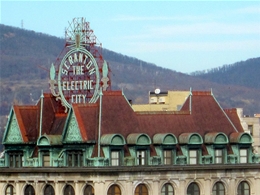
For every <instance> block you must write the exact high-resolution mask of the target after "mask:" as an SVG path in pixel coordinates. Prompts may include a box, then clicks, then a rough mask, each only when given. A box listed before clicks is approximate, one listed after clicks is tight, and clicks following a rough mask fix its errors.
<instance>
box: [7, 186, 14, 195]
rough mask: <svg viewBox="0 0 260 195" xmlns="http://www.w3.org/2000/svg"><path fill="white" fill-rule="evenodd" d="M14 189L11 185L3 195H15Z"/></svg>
mask: <svg viewBox="0 0 260 195" xmlns="http://www.w3.org/2000/svg"><path fill="white" fill-rule="evenodd" d="M15 194H16V192H15V188H14V187H13V186H12V185H8V186H7V188H6V190H5V195H15Z"/></svg>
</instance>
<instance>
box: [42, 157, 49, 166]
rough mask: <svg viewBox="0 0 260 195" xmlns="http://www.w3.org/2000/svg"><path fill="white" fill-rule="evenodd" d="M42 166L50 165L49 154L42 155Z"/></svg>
mask: <svg viewBox="0 0 260 195" xmlns="http://www.w3.org/2000/svg"><path fill="white" fill-rule="evenodd" d="M43 166H44V167H49V166H50V156H49V155H43Z"/></svg>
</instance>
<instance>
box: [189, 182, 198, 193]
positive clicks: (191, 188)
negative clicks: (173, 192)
mask: <svg viewBox="0 0 260 195" xmlns="http://www.w3.org/2000/svg"><path fill="white" fill-rule="evenodd" d="M187 195H200V189H199V186H198V185H197V184H196V183H191V184H190V185H189V187H188V189H187Z"/></svg>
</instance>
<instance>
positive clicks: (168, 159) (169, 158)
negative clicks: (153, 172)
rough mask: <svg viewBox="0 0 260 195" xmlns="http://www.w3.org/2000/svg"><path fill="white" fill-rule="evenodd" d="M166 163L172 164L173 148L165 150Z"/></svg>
mask: <svg viewBox="0 0 260 195" xmlns="http://www.w3.org/2000/svg"><path fill="white" fill-rule="evenodd" d="M163 155H164V164H165V165H171V164H172V150H164V151H163Z"/></svg>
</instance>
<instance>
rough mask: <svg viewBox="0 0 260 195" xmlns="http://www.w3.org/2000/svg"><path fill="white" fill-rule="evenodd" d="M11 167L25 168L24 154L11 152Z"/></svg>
mask: <svg viewBox="0 0 260 195" xmlns="http://www.w3.org/2000/svg"><path fill="white" fill-rule="evenodd" d="M8 155H9V167H15V168H17V167H22V166H23V153H22V152H9V153H8Z"/></svg>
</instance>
